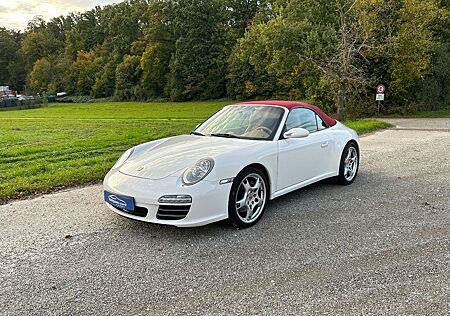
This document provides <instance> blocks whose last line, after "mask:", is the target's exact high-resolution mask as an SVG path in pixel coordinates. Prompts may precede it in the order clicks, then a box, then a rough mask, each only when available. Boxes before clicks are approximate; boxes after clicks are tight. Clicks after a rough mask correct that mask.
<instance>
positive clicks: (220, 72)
mask: <svg viewBox="0 0 450 316" xmlns="http://www.w3.org/2000/svg"><path fill="white" fill-rule="evenodd" d="M218 21H220V15H219V5H218V3H216V2H214V1H204V0H180V1H178V6H177V12H176V18H175V21H174V23H175V28H176V36H177V40H176V43H175V53H174V56H173V58H172V59H171V63H170V70H171V73H170V82H169V84H170V97H171V99H172V100H176V101H183V100H190V99H194V98H200V99H207V98H219V97H222V96H224V95H225V62H224V59H225V57H226V56H225V54H224V46H223V44H224V35H225V34H224V29H223V28H222V27H221V25H220V24H219V23H218Z"/></svg>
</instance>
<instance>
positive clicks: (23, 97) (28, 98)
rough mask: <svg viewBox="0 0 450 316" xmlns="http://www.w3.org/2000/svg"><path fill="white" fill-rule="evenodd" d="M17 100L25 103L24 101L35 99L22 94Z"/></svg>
mask: <svg viewBox="0 0 450 316" xmlns="http://www.w3.org/2000/svg"><path fill="white" fill-rule="evenodd" d="M17 98H18V99H19V100H20V101H23V100H34V97H33V96H32V95H21V94H18V95H17Z"/></svg>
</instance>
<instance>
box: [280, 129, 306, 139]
mask: <svg viewBox="0 0 450 316" xmlns="http://www.w3.org/2000/svg"><path fill="white" fill-rule="evenodd" d="M283 136H284V138H304V137H308V136H309V131H308V130H307V129H304V128H301V127H296V128H292V129H290V130H288V131H287V132H286V133H284V135H283Z"/></svg>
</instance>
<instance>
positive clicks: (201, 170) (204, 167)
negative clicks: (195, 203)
mask: <svg viewBox="0 0 450 316" xmlns="http://www.w3.org/2000/svg"><path fill="white" fill-rule="evenodd" d="M213 167H214V160H212V159H211V158H204V159H200V160H199V161H197V162H196V163H195V165H194V166H193V167H190V168H187V169H186V170H185V171H184V173H183V176H182V177H181V179H182V181H183V183H184V184H185V185H193V184H196V183H197V182H200V181H202V180H203V179H204V178H205V177H206V176H207V175H208V174H209V173H210V172H211V170H212V169H213Z"/></svg>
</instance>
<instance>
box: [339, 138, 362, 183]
mask: <svg viewBox="0 0 450 316" xmlns="http://www.w3.org/2000/svg"><path fill="white" fill-rule="evenodd" d="M358 168H359V152H358V148H357V147H356V145H355V144H354V143H348V144H347V146H345V148H344V151H343V152H342V157H341V163H340V166H339V176H338V182H339V184H342V185H348V184H351V183H353V181H355V178H356V175H357V174H358Z"/></svg>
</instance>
